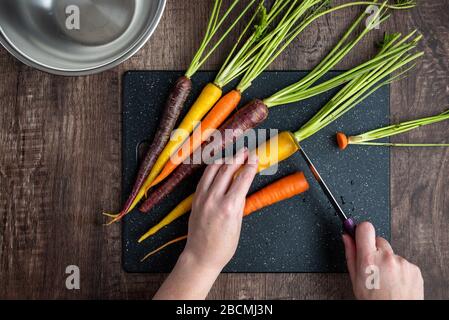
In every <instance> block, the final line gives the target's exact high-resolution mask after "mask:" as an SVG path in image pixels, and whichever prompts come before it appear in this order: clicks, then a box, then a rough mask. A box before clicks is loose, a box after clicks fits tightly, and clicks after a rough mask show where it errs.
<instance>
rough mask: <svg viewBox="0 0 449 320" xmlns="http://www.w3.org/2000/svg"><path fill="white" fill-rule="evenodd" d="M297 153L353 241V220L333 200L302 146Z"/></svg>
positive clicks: (354, 227)
mask: <svg viewBox="0 0 449 320" xmlns="http://www.w3.org/2000/svg"><path fill="white" fill-rule="evenodd" d="M299 151H300V153H301V155H302V157H303V158H304V160H305V161H306V163H307V165H308V166H309V169H310V171H312V174H313V176H314V177H315V179H316V180H317V182H318V184H319V185H320V187H321V189H322V190H323V192H324V194H325V195H326V196H327V198H328V199H329V202H330V203H331V204H332V206H333V207H334V209H335V212H336V213H337V216H338V217H339V218H340V220H341V221H342V223H343V230H344V231H345V232H346V233H347V234H349V235H350V236H351V237H352V238H353V239H355V229H356V223H355V221H354V219H352V218H350V217H348V216H347V215H346V213H345V212H344V211H343V209H342V208H341V206H340V204H339V203H338V202H337V200H336V199H335V197H334V195H333V194H332V192H331V191H330V189H329V187H328V186H327V184H326V182H324V180H323V178H322V177H321V175H320V174H319V172H318V170H317V169H316V167H315V165H314V164H313V162H312V160H310V158H309V156H308V155H307V153H306V152H305V151H304V149H303V148H302V146H300V147H299Z"/></svg>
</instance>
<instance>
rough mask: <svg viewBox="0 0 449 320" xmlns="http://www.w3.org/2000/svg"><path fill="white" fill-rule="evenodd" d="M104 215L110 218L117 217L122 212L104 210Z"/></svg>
mask: <svg viewBox="0 0 449 320" xmlns="http://www.w3.org/2000/svg"><path fill="white" fill-rule="evenodd" d="M103 215H104V216H106V217H109V218H117V217H118V216H119V215H120V213H107V212H103Z"/></svg>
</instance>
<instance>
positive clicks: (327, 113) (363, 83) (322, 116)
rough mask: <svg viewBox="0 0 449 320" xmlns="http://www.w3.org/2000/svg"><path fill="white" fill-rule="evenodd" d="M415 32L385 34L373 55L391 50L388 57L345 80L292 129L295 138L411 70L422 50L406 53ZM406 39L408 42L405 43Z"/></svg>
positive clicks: (306, 134)
mask: <svg viewBox="0 0 449 320" xmlns="http://www.w3.org/2000/svg"><path fill="white" fill-rule="evenodd" d="M415 34H416V32H415V31H414V32H412V33H410V34H409V35H407V36H405V37H403V38H402V39H401V35H400V34H393V35H386V36H385V37H384V42H383V44H382V47H381V50H380V52H379V53H378V56H377V57H379V56H381V55H383V54H388V53H391V52H394V54H392V57H391V59H384V60H382V63H380V64H378V65H376V66H375V67H374V68H373V69H372V70H370V71H369V72H366V73H363V74H361V75H359V76H357V77H355V78H354V79H352V80H351V81H350V82H349V83H347V84H346V85H345V86H344V87H343V89H341V90H340V91H339V92H338V93H337V94H336V95H335V96H334V97H333V98H332V99H331V100H330V101H329V102H328V103H327V104H326V105H325V106H324V107H323V108H322V109H321V110H320V111H318V113H317V114H315V116H314V117H313V118H312V119H310V120H309V121H308V122H307V123H306V124H304V125H303V126H302V127H301V128H300V129H299V130H298V131H297V132H295V137H296V139H297V140H298V141H302V140H304V139H306V138H308V137H310V136H311V135H313V134H315V133H316V132H318V131H319V130H321V129H322V128H324V127H326V126H327V125H329V124H330V123H332V122H333V121H335V120H336V119H338V118H339V117H340V116H342V115H343V114H345V113H346V112H348V111H349V110H351V109H352V108H353V107H355V106H356V105H357V104H359V103H360V102H362V101H363V100H364V99H365V98H367V97H368V96H369V95H371V94H372V93H373V92H375V91H376V90H377V89H378V88H380V87H382V86H384V85H387V84H389V83H391V82H393V81H395V80H397V79H399V78H400V77H401V76H403V75H404V74H405V73H406V72H407V71H408V70H409V69H411V68H412V67H413V66H414V65H412V66H408V65H409V64H410V63H411V62H413V61H415V60H416V59H417V58H419V57H420V56H422V55H423V52H417V53H414V54H412V53H409V51H410V50H411V49H413V48H414V47H416V45H417V43H418V42H419V40H420V39H421V38H422V37H421V36H420V35H419V36H416V37H415V38H414V39H412V40H410V39H411V38H412V37H413V36H414V35H415ZM408 40H410V41H409V42H408V45H407V41H408ZM406 66H407V67H406ZM403 67H406V68H405V70H401V71H400V72H399V74H397V75H395V76H392V77H390V75H391V74H392V73H393V72H395V71H396V70H400V69H401V68H403Z"/></svg>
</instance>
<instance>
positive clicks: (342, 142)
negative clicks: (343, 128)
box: [336, 132, 349, 150]
mask: <svg viewBox="0 0 449 320" xmlns="http://www.w3.org/2000/svg"><path fill="white" fill-rule="evenodd" d="M336 137H337V144H338V148H340V150H345V149H346V148H347V147H348V143H349V142H348V137H347V136H346V135H345V134H344V133H343V132H337V136H336Z"/></svg>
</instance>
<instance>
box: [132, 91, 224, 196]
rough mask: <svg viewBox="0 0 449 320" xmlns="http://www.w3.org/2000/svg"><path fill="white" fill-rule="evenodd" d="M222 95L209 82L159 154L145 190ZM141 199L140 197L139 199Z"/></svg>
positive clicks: (146, 181) (144, 187)
mask: <svg viewBox="0 0 449 320" xmlns="http://www.w3.org/2000/svg"><path fill="white" fill-rule="evenodd" d="M221 95H222V90H221V89H220V88H219V87H218V86H216V85H215V84H213V83H208V84H207V85H206V86H205V87H204V89H203V91H201V94H200V95H199V97H198V99H196V101H195V103H194V104H193V105H192V107H191V108H190V110H189V112H187V114H186V116H185V117H184V119H183V120H182V121H181V124H180V125H179V127H178V129H176V135H175V137H174V139H170V141H169V142H168V143H167V145H166V146H165V148H164V150H162V152H161V154H160V155H159V157H158V159H157V160H156V163H155V164H154V166H153V169H151V172H150V174H149V175H148V177H147V179H146V180H145V184H144V185H143V188H142V189H143V190H147V189H148V187H149V186H150V185H151V184H152V183H153V181H154V179H156V177H157V176H158V175H159V173H160V172H161V170H162V168H164V166H165V164H166V163H167V161H168V159H170V156H171V155H172V154H174V153H175V152H176V151H177V150H178V148H179V147H180V146H181V145H182V144H183V143H184V141H185V140H186V139H187V138H188V137H189V136H190V133H192V131H193V129H194V128H195V125H196V124H197V123H198V122H199V121H201V119H202V118H203V117H204V116H205V115H206V113H208V112H209V110H210V109H211V108H212V107H213V106H214V105H215V103H216V102H217V101H218V99H220V97H221ZM139 200H140V199H139Z"/></svg>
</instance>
